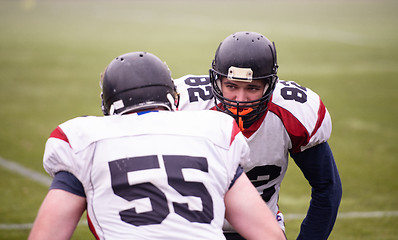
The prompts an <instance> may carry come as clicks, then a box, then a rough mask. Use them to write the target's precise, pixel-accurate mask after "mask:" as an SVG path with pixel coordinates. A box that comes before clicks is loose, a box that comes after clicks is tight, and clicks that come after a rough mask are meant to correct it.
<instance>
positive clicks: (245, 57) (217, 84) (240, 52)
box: [209, 32, 278, 128]
mask: <svg viewBox="0 0 398 240" xmlns="http://www.w3.org/2000/svg"><path fill="white" fill-rule="evenodd" d="M211 67H212V68H211V69H210V70H209V73H210V81H211V84H212V88H213V94H214V96H215V97H216V98H215V102H216V107H217V109H218V110H219V111H223V112H226V113H227V114H229V115H231V116H233V117H234V118H235V119H236V121H237V122H238V124H239V126H241V128H242V127H244V128H248V127H249V126H250V125H251V124H253V123H254V122H255V121H256V120H257V119H258V118H260V117H261V116H262V115H263V114H264V113H265V112H266V111H267V108H268V102H269V100H270V98H271V96H272V93H273V91H274V89H275V85H276V82H277V81H278V76H277V75H276V74H277V71H278V64H277V59H276V49H275V44H274V43H273V42H271V41H269V40H268V39H267V38H266V37H264V36H263V35H261V34H259V33H255V32H237V33H234V34H231V35H230V36H228V37H227V38H225V39H224V40H223V41H222V42H221V43H220V45H219V46H218V48H217V51H216V54H215V57H214V60H213V62H212V66H211ZM222 77H226V78H228V79H230V80H236V81H245V82H251V81H253V80H262V81H265V82H266V84H267V85H266V86H268V87H267V88H266V90H265V92H264V94H263V96H262V97H261V98H260V99H257V100H255V101H247V102H245V101H234V100H232V99H227V98H225V97H224V96H223V93H222V90H221V79H222ZM218 101H219V102H220V103H221V104H219V102H218Z"/></svg>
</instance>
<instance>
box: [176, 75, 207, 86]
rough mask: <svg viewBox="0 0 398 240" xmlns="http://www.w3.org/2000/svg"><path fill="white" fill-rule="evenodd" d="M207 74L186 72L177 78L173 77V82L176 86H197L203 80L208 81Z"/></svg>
mask: <svg viewBox="0 0 398 240" xmlns="http://www.w3.org/2000/svg"><path fill="white" fill-rule="evenodd" d="M208 79H209V75H208V74H207V75H194V74H187V75H184V76H182V77H179V78H175V79H173V80H174V84H176V85H177V86H180V85H189V86H198V85H200V83H201V84H203V82H209V83H210V81H208Z"/></svg>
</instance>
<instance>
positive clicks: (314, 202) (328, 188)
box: [292, 142, 342, 239]
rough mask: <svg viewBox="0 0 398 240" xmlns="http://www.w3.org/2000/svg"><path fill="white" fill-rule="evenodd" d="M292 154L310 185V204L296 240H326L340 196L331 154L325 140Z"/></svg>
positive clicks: (338, 182) (340, 192) (339, 187)
mask: <svg viewBox="0 0 398 240" xmlns="http://www.w3.org/2000/svg"><path fill="white" fill-rule="evenodd" d="M292 157H293V159H294V160H295V162H296V163H297V165H298V166H299V167H300V169H301V171H302V172H303V174H304V176H305V178H306V179H307V180H308V182H309V183H310V185H311V187H312V194H311V198H312V199H311V203H310V207H309V209H308V212H307V216H306V218H305V219H304V221H303V223H302V225H301V230H300V234H299V237H298V239H327V238H328V236H329V235H330V232H331V231H332V229H333V226H334V223H335V221H336V217H337V212H338V208H339V205H340V201H341V196H342V187H341V180H340V176H339V173H338V170H337V167H336V164H335V161H334V158H333V154H332V152H331V150H330V148H329V145H328V144H327V142H325V143H322V144H320V145H317V146H315V147H313V148H311V149H308V150H306V151H304V152H302V153H298V154H293V155H292Z"/></svg>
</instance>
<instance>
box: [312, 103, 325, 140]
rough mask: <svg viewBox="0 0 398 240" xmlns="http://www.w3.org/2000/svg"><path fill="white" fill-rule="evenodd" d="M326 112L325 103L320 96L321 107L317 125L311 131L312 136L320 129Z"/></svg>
mask: <svg viewBox="0 0 398 240" xmlns="http://www.w3.org/2000/svg"><path fill="white" fill-rule="evenodd" d="M325 114H326V108H325V105H323V102H322V101H321V98H319V109H318V119H317V121H316V125H315V128H314V130H313V131H312V133H311V137H312V136H314V135H315V133H316V132H317V131H318V129H319V128H320V127H321V125H322V122H323V119H324V118H325Z"/></svg>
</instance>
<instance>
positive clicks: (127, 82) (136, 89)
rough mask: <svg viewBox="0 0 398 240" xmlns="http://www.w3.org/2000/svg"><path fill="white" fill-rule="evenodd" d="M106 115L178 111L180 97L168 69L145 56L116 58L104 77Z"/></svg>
mask: <svg viewBox="0 0 398 240" xmlns="http://www.w3.org/2000/svg"><path fill="white" fill-rule="evenodd" d="M100 85H101V88H102V92H101V99H102V111H103V113H104V115H113V114H125V113H128V112H132V111H141V110H145V109H152V108H164V109H166V110H171V111H173V110H175V109H176V106H177V104H178V95H177V93H176V88H175V86H174V83H173V80H172V78H171V73H170V70H169V68H168V67H167V65H166V64H165V63H164V62H162V61H161V60H160V59H159V58H158V57H156V56H155V55H153V54H151V53H146V52H132V53H126V54H123V55H121V56H119V57H117V58H115V59H114V60H113V61H112V62H111V63H110V64H109V65H108V66H107V68H106V69H105V72H104V73H103V74H101V82H100Z"/></svg>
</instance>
